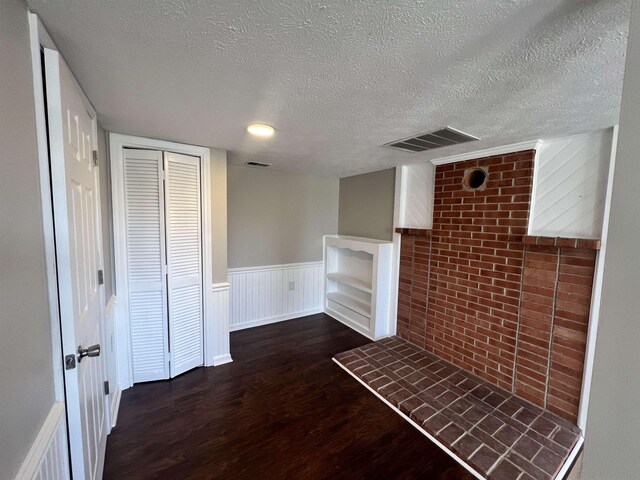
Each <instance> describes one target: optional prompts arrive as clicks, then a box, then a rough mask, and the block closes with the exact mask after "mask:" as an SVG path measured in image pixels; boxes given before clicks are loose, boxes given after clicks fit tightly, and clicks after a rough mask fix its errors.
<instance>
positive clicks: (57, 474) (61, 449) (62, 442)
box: [16, 402, 69, 480]
mask: <svg viewBox="0 0 640 480" xmlns="http://www.w3.org/2000/svg"><path fill="white" fill-rule="evenodd" d="M64 414H65V409H64V403H63V402H55V403H54V404H53V406H52V407H51V410H49V414H48V415H47V418H46V419H45V421H44V423H43V424H42V427H40V431H39V432H38V435H37V436H36V439H35V441H34V442H33V444H32V445H31V449H29V452H28V453H27V456H26V457H25V459H24V462H23V463H22V466H21V467H20V470H18V474H17V475H16V480H32V479H35V478H69V461H68V450H67V431H66V428H65V425H66V423H65V416H64ZM49 462H51V464H50V463H49ZM43 466H44V468H46V469H47V470H49V472H46V471H43ZM47 473H49V475H51V476H48V475H47Z"/></svg>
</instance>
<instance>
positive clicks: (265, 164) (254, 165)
mask: <svg viewBox="0 0 640 480" xmlns="http://www.w3.org/2000/svg"><path fill="white" fill-rule="evenodd" d="M246 165H249V166H250V167H263V168H264V167H270V166H271V164H270V163H260V162H247V163H246Z"/></svg>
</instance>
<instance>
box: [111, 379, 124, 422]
mask: <svg viewBox="0 0 640 480" xmlns="http://www.w3.org/2000/svg"><path fill="white" fill-rule="evenodd" d="M112 395H113V402H111V428H113V427H115V426H116V423H117V422H118V412H119V411H120V400H121V399H122V389H121V388H120V385H117V384H116V386H115V390H114V391H113V394H112Z"/></svg>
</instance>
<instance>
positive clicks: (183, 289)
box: [164, 152, 204, 377]
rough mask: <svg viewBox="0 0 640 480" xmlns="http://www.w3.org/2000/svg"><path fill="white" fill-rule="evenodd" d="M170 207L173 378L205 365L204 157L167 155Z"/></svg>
mask: <svg viewBox="0 0 640 480" xmlns="http://www.w3.org/2000/svg"><path fill="white" fill-rule="evenodd" d="M164 156H165V159H164V162H165V163H164V169H165V204H166V213H165V216H166V230H167V233H166V241H167V267H168V274H167V284H168V293H169V302H168V303H169V350H170V352H171V376H172V377H174V376H176V375H179V374H181V373H183V372H186V371H187V370H190V369H192V368H195V367H198V366H200V365H202V364H203V363H204V354H203V328H204V325H203V316H202V310H203V309H202V307H203V305H202V226H201V203H200V159H199V158H197V157H191V156H188V155H180V154H177V153H169V152H166V153H165V154H164Z"/></svg>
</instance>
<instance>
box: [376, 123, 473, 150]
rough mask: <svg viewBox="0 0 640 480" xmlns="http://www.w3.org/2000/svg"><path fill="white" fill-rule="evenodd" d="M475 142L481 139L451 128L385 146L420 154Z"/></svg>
mask: <svg viewBox="0 0 640 480" xmlns="http://www.w3.org/2000/svg"><path fill="white" fill-rule="evenodd" d="M474 140H480V139H479V138H478V137H474V136H472V135H468V134H466V133H463V132H461V131H459V130H455V129H453V128H451V127H445V128H443V129H442V130H438V131H436V132H431V133H425V134H422V135H416V136H413V137H409V138H405V139H404V140H396V141H394V142H390V143H386V144H385V145H384V146H385V147H391V148H395V149H398V150H403V151H405V152H411V153H418V152H424V151H426V150H433V149H435V148H442V147H449V146H451V145H458V144H459V143H466V142H471V141H474Z"/></svg>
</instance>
